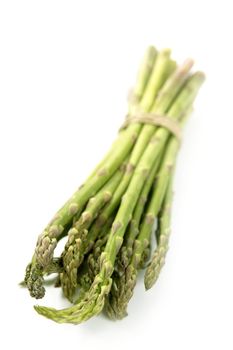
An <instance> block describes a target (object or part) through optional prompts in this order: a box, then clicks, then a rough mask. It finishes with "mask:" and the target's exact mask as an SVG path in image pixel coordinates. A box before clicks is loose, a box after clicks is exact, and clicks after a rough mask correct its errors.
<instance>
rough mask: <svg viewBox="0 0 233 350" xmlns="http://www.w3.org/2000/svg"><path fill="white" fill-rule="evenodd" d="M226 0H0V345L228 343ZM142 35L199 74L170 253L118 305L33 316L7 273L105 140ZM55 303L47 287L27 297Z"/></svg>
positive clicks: (230, 122) (120, 108)
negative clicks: (86, 312)
mask: <svg viewBox="0 0 233 350" xmlns="http://www.w3.org/2000/svg"><path fill="white" fill-rule="evenodd" d="M232 32H233V24H232V10H231V1H230V0H229V1H226V0H222V1H213V0H212V1H204V0H202V1H198V0H195V1H187V0H186V1H185V0H184V1H181V0H174V1H167V0H161V1H159V2H157V1H146V0H143V1H135V0H134V1H100V0H99V1H59V0H56V1H50V0H45V1H44V0H41V1H32V0H30V1H22V0H21V1H11V0H6V1H4V0H2V1H1V2H0V152H1V158H0V162H1V171H0V176H1V182H0V186H1V189H0V190H1V192H0V204H1V209H0V210H1V238H0V239H1V241H0V243H1V254H0V264H1V265H0V266H1V275H0V276H1V277H0V279H1V287H0V288H1V289H0V293H1V299H0V300H1V316H0V319H1V321H2V325H1V337H0V342H1V343H2V344H5V345H4V347H3V345H2V346H1V348H5V349H10V348H12V347H13V346H15V347H16V346H17V348H23V349H34V350H36V349H43V348H46V349H49V348H50V349H51V348H54V349H57V350H59V349H71V348H73V349H96V350H98V349H128V348H134V349H135V348H138V349H140V348H148V349H149V348H157V349H160V350H164V349H166V350H168V349H180V350H183V349H189V350H192V349H232V347H233V339H232V334H231V332H232V318H233V297H232V295H233V282H232V266H233V264H232V263H233V261H232V260H233V259H232V256H233V253H232V251H233V230H232V216H233V215H232V197H233V191H232V179H233V171H232V149H233V137H232V132H233V131H232V129H233V112H232V111H233V108H232V101H233V88H232V78H233V74H232V73H233V68H232V67H233V51H232ZM149 44H154V45H156V46H157V47H158V48H159V49H161V48H164V47H171V48H173V49H174V51H173V52H174V54H173V57H174V58H175V59H177V60H178V61H179V62H182V60H183V59H185V58H186V57H189V56H191V57H193V58H194V59H195V60H196V68H197V69H202V70H204V71H205V72H206V75H207V81H206V83H205V85H204V87H203V88H202V90H201V92H200V95H199V97H198V100H197V103H196V108H195V113H194V114H193V115H192V117H191V119H190V121H189V123H188V125H187V128H186V132H185V137H184V141H183V145H182V149H181V152H180V156H179V162H178V167H177V173H176V181H175V201H174V210H173V221H172V236H171V243H170V250H169V254H168V257H167V262H166V265H165V268H164V270H163V272H162V274H161V277H160V278H159V281H158V283H157V284H156V286H155V287H154V288H153V289H152V290H150V291H148V292H144V289H143V282H142V281H140V282H139V284H138V286H137V288H136V290H135V295H134V297H133V299H132V301H131V302H130V305H129V316H128V317H127V318H125V319H124V320H123V321H120V322H111V321H109V320H107V319H106V318H104V317H103V316H100V317H97V318H95V319H92V320H90V321H88V322H87V323H85V324H82V325H79V326H72V325H59V324H56V323H53V322H52V321H50V320H47V319H45V318H42V317H40V316H38V315H37V314H36V313H35V312H34V310H33V307H32V306H33V304H34V303H35V301H34V300H33V299H31V298H30V297H29V295H28V293H27V291H26V290H24V289H20V288H19V287H18V285H17V283H18V282H19V281H20V280H21V279H22V278H23V276H24V268H25V266H26V264H27V263H28V261H29V260H30V258H31V254H32V252H33V249H34V245H35V242H36V238H37V235H38V234H39V233H40V231H41V230H42V229H43V227H44V226H45V224H46V223H47V222H48V220H49V219H50V218H51V216H52V215H53V214H54V212H55V211H56V210H57V209H58V208H59V206H61V205H62V204H63V202H64V201H65V200H66V199H67V198H68V197H69V196H70V195H71V194H72V192H73V191H74V190H75V189H76V188H77V187H78V186H79V185H80V184H81V182H82V181H83V180H84V179H85V177H86V176H87V175H88V173H89V171H90V170H91V169H92V167H93V166H94V165H95V164H96V162H97V161H98V160H99V159H100V158H101V156H102V155H103V154H104V152H105V151H106V150H107V148H108V147H109V145H110V144H111V141H112V140H113V139H114V137H115V135H116V131H117V129H118V127H119V125H120V124H121V122H122V121H123V116H124V113H125V111H126V96H127V91H128V88H129V87H130V86H131V85H132V84H133V82H134V77H135V74H136V70H137V66H138V63H139V61H140V59H141V57H142V55H143V52H144V49H145V48H146V47H147V45H149ZM39 303H40V304H46V305H50V306H55V307H63V306H65V305H67V303H66V302H65V301H64V300H63V299H62V298H61V295H60V291H59V290H55V291H54V290H53V289H50V290H49V291H48V293H47V294H46V297H45V299H44V300H42V301H40V302H39Z"/></svg>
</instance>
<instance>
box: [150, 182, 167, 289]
mask: <svg viewBox="0 0 233 350" xmlns="http://www.w3.org/2000/svg"><path fill="white" fill-rule="evenodd" d="M172 197H173V193H172V179H171V180H170V184H169V186H168V190H167V194H166V196H165V199H164V203H163V206H162V209H161V211H160V213H159V216H158V221H159V223H158V228H157V232H158V245H157V247H156V249H155V251H154V254H153V257H152V259H151V262H150V264H149V266H148V267H147V269H146V272H145V276H144V283H145V288H146V290H148V289H150V288H151V287H152V286H153V285H154V284H155V282H156V281H157V279H158V277H159V274H160V271H161V269H162V267H163V265H164V263H165V256H166V253H167V251H168V241H169V236H170V221H171V203H172Z"/></svg>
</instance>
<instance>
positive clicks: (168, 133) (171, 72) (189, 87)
mask: <svg viewBox="0 0 233 350" xmlns="http://www.w3.org/2000/svg"><path fill="white" fill-rule="evenodd" d="M170 55H171V52H170V50H168V49H165V50H163V51H161V52H158V51H157V50H156V49H155V48H154V47H149V48H148V50H147V51H146V53H145V56H144V58H143V61H142V64H141V66H140V69H139V73H138V76H137V80H136V83H135V88H134V91H133V93H131V97H130V99H129V106H128V117H127V118H129V119H128V121H131V118H133V117H135V116H136V117H138V116H141V117H142V118H143V117H145V116H146V117H148V115H147V114H148V113H149V116H151V118H153V117H154V116H155V117H156V116H157V117H158V116H159V118H160V119H164V118H165V117H166V122H167V124H169V125H170V124H171V123H172V121H173V124H174V123H176V129H177V128H183V125H184V122H185V120H186V119H187V114H188V112H189V111H190V109H192V105H193V102H194V100H195V97H196V94H197V92H198V90H199V88H200V86H201V85H202V83H203V81H204V74H203V73H201V72H196V73H193V74H192V73H190V71H191V68H192V66H193V61H192V60H190V59H189V60H186V61H185V62H184V64H183V65H181V66H180V67H179V66H178V67H177V63H176V62H175V61H174V60H173V59H171V57H170ZM147 120H148V119H145V121H147ZM145 121H144V124H143V123H142V122H139V121H137V122H132V123H130V122H129V124H128V125H127V124H126V127H125V128H124V129H121V131H120V132H119V135H118V138H117V139H116V140H115V142H114V144H113V146H112V147H111V149H110V151H109V152H108V153H107V154H106V156H105V157H104V158H103V160H102V161H101V162H100V163H99V165H97V167H96V168H95V170H94V171H93V172H92V174H91V175H90V176H89V177H88V179H87V180H86V182H85V183H84V185H82V186H81V187H80V188H79V190H78V191H77V192H76V193H75V194H74V195H73V196H72V197H71V198H70V199H69V200H68V202H67V203H66V204H65V205H64V206H63V207H62V208H61V209H60V210H59V211H58V213H57V214H56V215H55V217H54V218H53V220H52V221H51V222H50V223H49V225H48V226H47V227H46V228H45V230H44V231H43V233H42V234H41V235H40V236H39V239H38V242H37V245H36V249H35V252H34V255H33V257H32V260H31V262H30V264H29V265H28V266H27V269H26V275H25V284H26V286H27V288H28V289H29V292H30V294H31V296H33V297H35V298H42V297H43V296H44V292H45V289H44V277H45V276H46V275H48V274H50V273H57V274H58V277H59V285H60V286H61V287H62V290H63V293H64V295H65V297H67V298H68V299H69V300H70V301H71V302H73V305H72V306H70V307H68V308H66V309H63V310H56V309H53V308H49V307H43V306H35V310H36V311H37V312H38V313H39V314H41V315H43V316H45V317H47V318H50V319H52V320H54V321H56V322H59V323H74V324H78V323H81V322H83V321H86V320H88V319H89V318H90V317H92V316H95V315H97V314H98V313H100V312H101V311H102V310H103V308H104V307H105V311H106V313H107V315H108V316H109V317H110V318H112V319H121V318H122V317H124V316H125V315H127V305H128V302H129V300H130V299H131V297H132V295H133V290H134V287H135V284H136V281H137V275H138V271H139V270H140V269H144V268H145V265H146V264H147V262H148V259H149V258H150V251H151V240H152V236H153V235H152V233H153V227H154V224H155V221H156V219H158V227H157V230H156V235H157V247H156V249H155V252H154V254H153V256H152V258H151V261H150V263H149V265H148V266H147V268H146V272H145V287H146V289H149V288H151V286H152V285H153V284H154V282H155V281H156V280H157V278H158V276H159V273H160V270H161V268H162V266H163V264H164V260H165V255H166V252H167V250H168V238H169V232H170V207H171V200H172V179H173V176H174V175H173V174H174V168H175V164H176V159H177V154H178V151H179V145H180V140H179V135H178V134H177V135H176V129H175V130H174V128H173V127H172V126H169V125H168V127H167V128H166V127H165V126H161V125H158V124H157V125H154V124H148V123H145ZM173 124H172V125H173ZM170 128H171V129H170ZM65 236H68V237H67V242H66V244H65V247H64V251H63V253H62V254H61V257H59V258H54V251H55V248H56V245H57V242H58V241H59V240H61V238H64V237H65ZM57 285H58V283H57ZM76 295H78V298H77V299H76V301H74V300H75V296H76Z"/></svg>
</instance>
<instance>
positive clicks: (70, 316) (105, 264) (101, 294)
mask: <svg viewBox="0 0 233 350" xmlns="http://www.w3.org/2000/svg"><path fill="white" fill-rule="evenodd" d="M202 82H203V74H201V73H196V74H194V75H193V76H192V77H191V78H189V79H188V82H187V83H186V85H185V87H184V88H183V89H182V91H181V93H180V94H179V95H178V97H177V98H176V99H175V101H174V103H173V104H172V107H171V108H170V110H169V116H170V117H171V118H174V119H178V117H179V115H180V113H181V111H182V110H184V109H185V108H187V106H188V105H190V102H192V100H193V98H194V97H195V95H196V93H197V90H198V88H199V87H200V85H201V83H202ZM168 137H169V131H168V130H166V129H164V128H162V127H161V128H158V130H157V132H156V142H152V143H150V144H149V145H148V146H147V148H146V150H145V151H144V153H143V157H141V159H140V161H139V163H138V165H137V167H136V169H135V172H134V174H133V177H132V179H131V182H130V184H129V186H128V188H127V191H126V192H125V195H124V198H123V200H122V202H121V205H120V208H119V210H118V212H117V215H116V218H115V220H114V223H113V225H112V229H111V232H110V236H109V239H108V242H107V244H106V248H105V251H104V252H103V253H102V254H101V259H100V263H101V269H100V272H99V274H98V275H97V276H96V277H95V279H94V281H93V284H92V286H91V288H90V290H89V291H88V292H87V293H85V296H84V298H83V300H82V301H80V303H78V304H77V305H74V306H72V307H70V308H67V309H63V310H55V309H52V308H46V307H41V306H35V309H36V311H37V312H38V313H40V314H42V315H44V316H46V317H48V318H52V319H53V320H55V321H57V322H62V323H63V322H67V323H75V324H77V323H80V322H83V321H85V320H87V319H89V318H90V317H92V316H94V315H96V314H98V313H99V312H100V311H101V310H102V308H103V306H104V301H105V296H106V295H107V294H108V293H109V291H110V288H111V283H112V279H111V275H112V272H113V265H114V262H115V259H116V255H117V253H118V251H119V249H120V247H121V245H122V241H123V236H124V233H125V230H126V227H127V225H128V223H129V221H130V218H131V215H132V212H133V210H134V207H135V205H136V202H137V200H138V197H139V194H138V193H140V191H141V189H142V186H143V184H144V183H145V179H146V176H147V174H148V173H149V171H150V169H151V165H152V164H153V163H154V162H155V160H156V159H157V157H158V155H159V153H160V151H161V150H162V149H163V147H164V145H165V143H166V141H167V139H168ZM153 141H154V140H153ZM155 145H156V147H155ZM137 256H138V255H136V258H135V259H136V260H137V259H138V258H137ZM135 259H134V260H135Z"/></svg>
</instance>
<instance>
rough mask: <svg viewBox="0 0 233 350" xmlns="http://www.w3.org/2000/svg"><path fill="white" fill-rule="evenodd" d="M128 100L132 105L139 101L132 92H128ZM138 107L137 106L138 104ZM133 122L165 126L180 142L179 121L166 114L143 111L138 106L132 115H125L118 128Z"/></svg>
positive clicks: (123, 127)
mask: <svg viewBox="0 0 233 350" xmlns="http://www.w3.org/2000/svg"><path fill="white" fill-rule="evenodd" d="M129 98H130V102H132V100H133V102H134V105H136V106H137V105H138V103H139V101H138V99H137V96H135V95H134V94H133V93H132V92H130V96H129ZM138 107H139V106H138ZM133 123H140V124H151V125H155V126H161V127H163V128H166V129H167V130H168V131H169V132H170V133H172V134H173V135H174V136H175V137H176V138H177V140H178V141H179V142H180V141H181V138H182V131H181V126H180V123H179V122H178V121H177V120H175V119H172V118H171V117H169V116H168V115H166V114H159V113H153V112H151V113H144V112H142V111H140V107H139V108H138V112H136V113H134V114H133V115H126V118H125V121H124V123H123V124H122V126H121V128H120V130H123V129H125V128H126V127H127V126H128V125H130V124H133Z"/></svg>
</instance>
